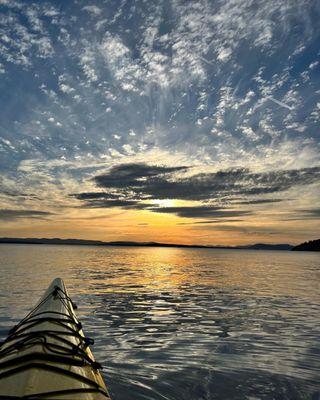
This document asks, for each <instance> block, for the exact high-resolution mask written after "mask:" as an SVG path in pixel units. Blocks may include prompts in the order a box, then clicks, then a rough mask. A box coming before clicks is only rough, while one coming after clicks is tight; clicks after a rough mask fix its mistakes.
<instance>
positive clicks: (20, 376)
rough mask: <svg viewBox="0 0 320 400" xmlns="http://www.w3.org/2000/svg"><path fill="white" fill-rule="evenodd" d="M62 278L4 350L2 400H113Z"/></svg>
mask: <svg viewBox="0 0 320 400" xmlns="http://www.w3.org/2000/svg"><path fill="white" fill-rule="evenodd" d="M74 308H76V306H75V304H74V303H73V302H72V300H71V299H70V297H69V296H68V293H67V290H66V288H65V285H64V283H63V280H62V279H60V278H57V279H55V280H54V281H53V282H52V283H51V285H50V286H49V288H48V289H47V291H46V292H45V294H44V296H43V297H42V298H41V300H40V301H39V303H38V304H37V305H36V307H35V308H34V309H33V310H32V311H31V312H30V313H29V314H28V315H27V316H26V317H25V318H24V319H23V320H22V321H21V322H19V324H18V325H16V326H15V327H13V328H12V329H11V330H10V332H9V336H8V337H7V339H6V340H5V341H4V342H2V343H1V344H0V399H8V400H9V399H28V400H35V399H48V400H49V399H50V400H53V399H57V400H58V399H61V400H65V399H68V400H75V399H77V400H110V397H109V394H108V391H107V388H106V386H105V383H104V381H103V378H102V376H101V374H100V372H99V369H101V365H100V364H99V363H97V362H96V361H95V360H94V358H93V355H92V353H91V351H90V349H89V345H90V344H93V340H92V339H89V338H87V337H85V336H84V333H83V331H82V325H81V323H80V322H79V321H78V319H77V317H76V315H75V313H74Z"/></svg>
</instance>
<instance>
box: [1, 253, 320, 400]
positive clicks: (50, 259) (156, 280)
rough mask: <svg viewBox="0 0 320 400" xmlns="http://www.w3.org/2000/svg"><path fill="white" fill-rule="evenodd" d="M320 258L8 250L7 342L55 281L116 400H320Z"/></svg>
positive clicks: (4, 263) (4, 281) (4, 284)
mask: <svg viewBox="0 0 320 400" xmlns="http://www.w3.org/2000/svg"><path fill="white" fill-rule="evenodd" d="M319 261H320V257H319V254H316V253H304V252H303V253H293V252H272V251H244V250H213V249H208V250H206V249H174V248H173V249H170V248H138V247H136V248H128V247H127V248H126V247H115V248H112V247H110V248H107V247H106V248H99V247H89V246H88V247H86V246H76V247H72V246H44V245H42V246H32V245H0V337H4V336H6V333H7V330H8V329H9V328H10V327H12V326H13V325H14V324H15V323H16V322H18V321H19V320H20V319H21V318H22V317H23V316H24V315H25V314H26V313H27V312H28V311H29V310H30V308H31V307H32V305H33V304H34V303H35V302H36V301H37V300H38V298H39V297H40V295H42V293H43V291H44V290H45V289H46V287H47V286H48V285H49V283H50V281H51V280H52V279H53V278H54V277H57V276H60V277H62V278H64V279H65V282H66V285H67V287H68V290H69V293H70V295H71V296H72V298H73V299H74V300H75V301H76V302H77V303H78V306H79V309H78V311H77V314H78V316H79V318H80V319H81V321H82V322H83V325H84V329H85V332H86V334H87V335H88V336H90V337H93V338H94V339H95V345H94V346H93V352H94V354H95V357H96V359H97V360H98V361H99V362H101V363H102V364H103V365H104V366H105V368H104V370H103V375H104V377H105V379H106V381H107V384H108V387H109V389H110V392H111V394H112V397H113V399H114V400H129V399H134V400H143V399H149V400H178V399H179V400H187V399H188V400H205V399H222V400H223V399H228V400H233V399H249V400H256V399H268V400H269V399H311V400H318V399H320V385H319V376H320V348H319V339H320V290H319V289H320V266H319Z"/></svg>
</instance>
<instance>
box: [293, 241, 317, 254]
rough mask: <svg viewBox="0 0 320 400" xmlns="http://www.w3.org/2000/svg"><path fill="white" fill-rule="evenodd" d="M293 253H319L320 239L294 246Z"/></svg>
mask: <svg viewBox="0 0 320 400" xmlns="http://www.w3.org/2000/svg"><path fill="white" fill-rule="evenodd" d="M292 250H293V251H320V239H317V240H310V241H309V242H304V243H301V244H299V245H298V246H295V247H294V248H293V249H292Z"/></svg>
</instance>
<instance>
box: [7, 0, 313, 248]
mask: <svg viewBox="0 0 320 400" xmlns="http://www.w3.org/2000/svg"><path fill="white" fill-rule="evenodd" d="M319 20H320V0H310V1H301V0H284V1H278V0H267V1H261V0H221V1H216V0H211V1H185V0H181V1H180V0H156V1H153V0H135V1H130V0H106V1H103V0H100V1H98V0H96V1H80V0H78V1H77V0H70V1H65V0H63V1H30V0H26V1H21V0H0V93H1V94H0V110H1V120H0V171H1V174H0V236H7V237H61V238H82V239H99V240H107V241H108V240H136V241H161V242H170V243H185V244H192V243H195V244H212V245H214V244H220V245H221V244H223V245H238V244H249V243H257V242H265V243H292V244H297V243H300V242H302V241H306V240H311V239H316V238H318V237H319V231H320V229H319V228H320V224H319V219H320V204H319V197H320V196H319V195H320V190H319V189H320V185H319V177H320V151H319V150H320V149H319V148H320V146H319V142H320V141H319V138H320V133H319V126H320V124H319V122H320V45H319V43H320V24H319Z"/></svg>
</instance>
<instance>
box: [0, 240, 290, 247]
mask: <svg viewBox="0 0 320 400" xmlns="http://www.w3.org/2000/svg"><path fill="white" fill-rule="evenodd" d="M0 243H13V244H52V245H71V246H132V247H138V246H142V247H182V248H196V249H237V250H242V249H243V250H291V249H292V247H293V246H291V245H290V244H264V243H258V244H254V245H248V246H205V245H200V244H199V245H197V244H192V245H189V244H175V243H158V242H127V241H115V242H103V241H101V240H84V239H59V238H53V239H47V238H0Z"/></svg>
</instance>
